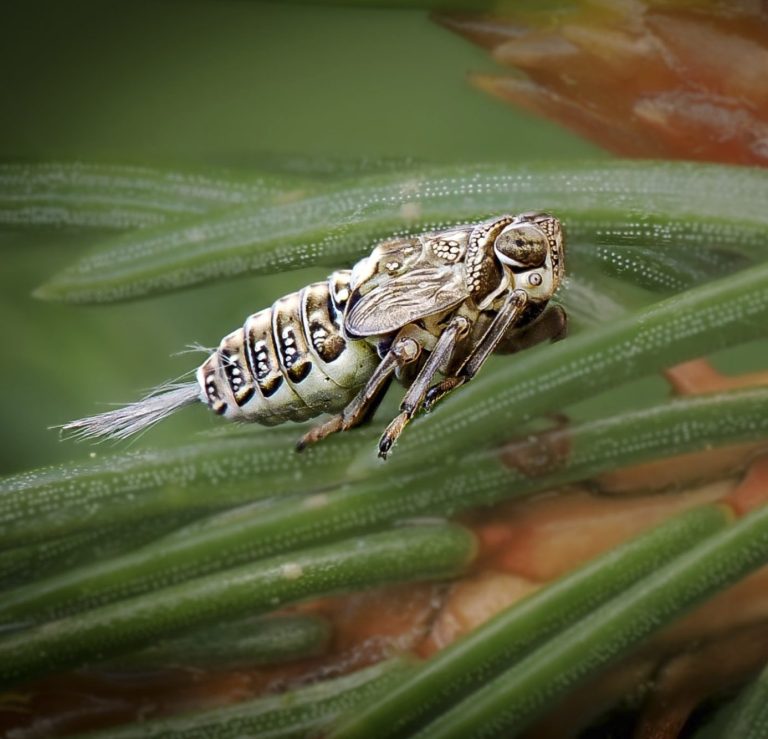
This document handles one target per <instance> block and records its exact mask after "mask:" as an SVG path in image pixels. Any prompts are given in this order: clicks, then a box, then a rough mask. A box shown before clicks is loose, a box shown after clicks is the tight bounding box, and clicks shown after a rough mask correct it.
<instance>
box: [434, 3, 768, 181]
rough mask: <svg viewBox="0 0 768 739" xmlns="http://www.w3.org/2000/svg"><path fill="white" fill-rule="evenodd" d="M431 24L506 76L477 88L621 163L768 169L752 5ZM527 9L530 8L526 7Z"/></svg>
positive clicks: (515, 14) (574, 7)
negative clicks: (470, 45)
mask: <svg viewBox="0 0 768 739" xmlns="http://www.w3.org/2000/svg"><path fill="white" fill-rule="evenodd" d="M546 7H547V9H548V10H542V11H536V10H530V9H528V10H519V9H516V8H515V7H514V6H513V5H510V6H509V7H505V8H504V9H503V10H502V11H499V14H498V15H494V16H487V17H480V16H476V15H457V14H450V15H440V16H438V18H437V20H438V21H439V22H440V23H442V24H443V25H445V26H447V27H448V28H450V29H451V30H453V31H455V32H457V33H459V34H461V35H462V36H464V37H465V38H468V39H469V40H471V41H473V42H475V43H477V44H479V45H480V46H482V47H483V48H485V49H487V50H488V51H489V52H490V53H491V55H492V56H493V59H494V60H495V61H496V62H497V63H498V64H499V65H501V66H502V67H507V68H512V69H514V73H512V74H499V75H487V74H473V75H472V76H471V80H472V82H473V84H475V85H476V86H477V87H479V88H480V89H482V90H484V91H486V92H488V93H490V94H492V95H495V96H496V97H499V98H501V99H502V100H506V101H507V102H510V103H512V104H513V105H517V106H520V107H522V108H525V109H526V110H529V111H531V112H533V113H535V114H538V115H542V116H544V117H546V118H550V119H552V120H554V121H557V122H559V123H562V124H563V125H565V126H566V127H568V128H570V129H571V130H573V131H575V132H576V133H578V134H580V135H582V136H584V137H585V138H588V139H590V140H592V141H594V142H595V143H597V144H598V145H600V146H602V147H603V148H605V149H607V150H608V151H611V152H613V153H615V154H620V155H623V156H636V157H651V158H666V159H696V160H701V161H710V162H729V163H733V164H758V165H763V166H765V165H766V164H768V76H766V74H765V70H766V69H768V11H767V10H766V8H765V5H764V4H761V3H759V2H755V1H752V2H735V3H728V2H704V3H677V4H675V3H665V2H659V1H658V0H639V1H637V2H617V3H599V2H589V1H588V0H583V1H582V2H577V3H571V4H568V5H564V6H563V7H562V8H561V9H560V11H559V12H552V11H551V7H550V6H549V5H547V6H546ZM529 8H530V6H529Z"/></svg>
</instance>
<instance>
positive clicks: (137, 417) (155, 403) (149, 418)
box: [54, 382, 200, 439]
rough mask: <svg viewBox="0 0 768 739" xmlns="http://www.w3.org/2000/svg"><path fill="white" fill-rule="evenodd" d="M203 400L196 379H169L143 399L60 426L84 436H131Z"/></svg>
mask: <svg viewBox="0 0 768 739" xmlns="http://www.w3.org/2000/svg"><path fill="white" fill-rule="evenodd" d="M199 401H200V386H199V385H198V384H197V383H196V382H184V383H165V384H164V385H161V386H160V387H157V388H155V389H154V390H152V391H151V392H150V393H149V394H147V395H145V396H144V397H143V398H142V399H141V400H137V401H136V402H134V403H129V404H128V405H124V406H123V407H122V408H116V409H115V410H113V411H107V412H106V413H99V414H98V415H95V416H88V417H87V418H80V419H78V420H77V421H71V422H70V423H66V424H64V425H63V426H59V427H54V428H60V429H61V430H62V432H63V434H64V435H67V436H73V437H75V438H80V439H94V438H103V439H127V438H128V437H129V436H133V435H134V434H138V433H139V432H141V431H145V430H146V429H148V428H150V427H151V426H154V425H155V424H156V423H158V422H159V421H162V420H163V419H164V418H167V417H168V416H170V415H171V414H172V413H175V412H176V411H177V410H179V409H180V408H183V407H184V406H186V405H191V404H192V403H197V402H199Z"/></svg>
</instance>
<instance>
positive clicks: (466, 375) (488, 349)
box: [424, 290, 528, 411]
mask: <svg viewBox="0 0 768 739" xmlns="http://www.w3.org/2000/svg"><path fill="white" fill-rule="evenodd" d="M527 304H528V295H527V294H526V293H525V291H524V290H513V291H512V292H511V293H510V294H509V296H508V297H507V299H506V300H505V301H504V304H503V305H502V306H501V308H500V309H499V311H498V313H497V314H496V317H495V318H494V319H493V321H492V322H491V325H490V326H489V327H488V330H487V331H486V332H485V334H484V335H483V337H482V338H481V339H480V341H478V343H477V345H476V346H475V348H474V349H473V350H472V351H471V352H470V353H469V354H468V355H467V358H466V359H465V360H464V363H463V364H462V365H461V367H459V369H458V370H456V374H455V375H454V376H453V377H446V378H445V379H444V380H443V381H442V382H439V383H438V384H437V385H435V386H434V387H431V388H430V389H429V391H428V392H427V394H426V397H425V400H424V410H426V411H430V410H432V408H433V407H434V405H435V403H437V402H438V401H439V400H440V399H441V398H443V397H445V396H446V395H447V394H448V393H450V392H451V391H453V390H455V389H456V388H458V387H461V386H462V385H463V384H464V383H465V382H469V380H471V379H472V378H473V377H474V376H475V375H476V374H477V373H478V371H479V370H480V368H481V367H482V366H483V364H485V361H486V360H487V359H488V357H490V356H491V354H493V352H494V350H495V349H496V347H497V346H498V345H499V343H500V342H501V341H502V339H503V338H504V336H505V335H506V334H507V333H508V332H509V330H510V329H511V328H512V327H513V326H514V325H515V322H516V321H518V320H519V319H520V316H521V315H522V313H523V311H524V310H525V307H526V305H527Z"/></svg>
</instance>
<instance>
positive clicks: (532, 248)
mask: <svg viewBox="0 0 768 739" xmlns="http://www.w3.org/2000/svg"><path fill="white" fill-rule="evenodd" d="M493 248H494V251H495V252H496V255H497V256H498V257H499V259H500V260H501V261H502V262H503V263H504V264H507V265H509V266H510V267H512V268H513V269H514V268H517V269H526V270H527V269H535V268H536V267H541V266H542V265H543V264H544V262H545V261H546V259H547V251H548V248H549V247H548V244H547V237H546V236H545V235H544V234H543V233H542V232H541V231H539V229H538V228H536V227H535V226H533V225H531V224H527V223H523V224H520V225H518V226H511V227H510V228H507V229H506V230H505V231H504V232H503V233H501V234H499V237H498V238H497V239H496V243H495V244H494V245H493Z"/></svg>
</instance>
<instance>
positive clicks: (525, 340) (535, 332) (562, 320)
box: [495, 305, 568, 354]
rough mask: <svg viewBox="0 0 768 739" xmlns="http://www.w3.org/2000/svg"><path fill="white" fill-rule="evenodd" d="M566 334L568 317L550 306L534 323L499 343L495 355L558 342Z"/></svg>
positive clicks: (513, 328)
mask: <svg viewBox="0 0 768 739" xmlns="http://www.w3.org/2000/svg"><path fill="white" fill-rule="evenodd" d="M567 334H568V315H567V314H566V312H565V311H564V310H563V308H562V306H559V305H552V306H550V307H549V308H547V309H546V310H545V311H544V312H543V313H542V314H541V315H540V316H539V317H538V318H537V319H536V320H535V321H533V322H532V323H530V324H528V325H526V326H524V327H523V328H520V329H516V328H515V327H514V326H513V327H512V329H511V330H510V332H509V333H508V334H507V335H506V336H505V337H504V338H503V339H502V340H501V342H499V345H498V346H497V347H496V351H495V353H496V354H515V353H516V352H520V351H523V350H524V349H530V348H531V347H532V346H536V345H537V344H541V343H543V342H544V341H553V342H554V341H560V339H564V338H565V337H566V336H567Z"/></svg>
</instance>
